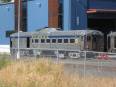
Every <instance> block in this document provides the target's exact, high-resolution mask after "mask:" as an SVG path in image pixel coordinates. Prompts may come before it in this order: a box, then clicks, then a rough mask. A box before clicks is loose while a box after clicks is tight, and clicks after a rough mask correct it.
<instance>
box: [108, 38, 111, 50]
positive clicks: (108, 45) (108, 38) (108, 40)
mask: <svg viewBox="0 0 116 87" xmlns="http://www.w3.org/2000/svg"><path fill="white" fill-rule="evenodd" d="M110 41H111V40H110V37H108V49H109V48H110Z"/></svg>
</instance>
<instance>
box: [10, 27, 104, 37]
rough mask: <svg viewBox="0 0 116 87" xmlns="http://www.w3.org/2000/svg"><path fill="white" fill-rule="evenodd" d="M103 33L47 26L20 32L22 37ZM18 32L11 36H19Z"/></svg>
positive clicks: (100, 33)
mask: <svg viewBox="0 0 116 87" xmlns="http://www.w3.org/2000/svg"><path fill="white" fill-rule="evenodd" d="M86 34H92V35H103V33H102V32H100V31H97V30H71V31H60V30H57V29H56V28H46V29H43V30H40V31H36V32H20V33H19V35H20V37H32V36H33V35H48V36H71V35H73V36H74V35H86ZM17 36H18V33H14V34H12V35H11V36H10V37H17Z"/></svg>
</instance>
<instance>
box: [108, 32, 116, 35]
mask: <svg viewBox="0 0 116 87" xmlns="http://www.w3.org/2000/svg"><path fill="white" fill-rule="evenodd" d="M108 36H116V32H110V33H109V34H108Z"/></svg>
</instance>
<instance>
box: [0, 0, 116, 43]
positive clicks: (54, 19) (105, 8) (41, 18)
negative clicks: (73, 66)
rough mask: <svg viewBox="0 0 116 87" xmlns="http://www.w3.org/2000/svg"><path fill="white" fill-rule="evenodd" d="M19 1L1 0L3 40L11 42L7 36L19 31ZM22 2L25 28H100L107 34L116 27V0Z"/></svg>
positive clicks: (21, 24) (27, 0) (29, 0)
mask: <svg viewBox="0 0 116 87" xmlns="http://www.w3.org/2000/svg"><path fill="white" fill-rule="evenodd" d="M18 3H19V2H18V0H15V2H14V3H13V2H12V3H1V4H0V44H8V43H9V38H7V37H6V36H8V34H9V33H11V32H16V31H17V26H18ZM20 4H21V10H20V15H21V17H20V20H21V21H20V30H21V31H28V32H31V31H36V30H38V29H41V28H44V27H54V28H61V29H62V30H64V31H69V30H80V29H96V30H100V31H102V32H103V33H104V34H105V36H106V34H108V33H109V32H111V31H115V30H116V0H22V1H21V3H20Z"/></svg>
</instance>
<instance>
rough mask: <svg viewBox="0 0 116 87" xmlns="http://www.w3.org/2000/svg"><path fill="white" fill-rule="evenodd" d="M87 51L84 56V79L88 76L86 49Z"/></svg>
mask: <svg viewBox="0 0 116 87" xmlns="http://www.w3.org/2000/svg"><path fill="white" fill-rule="evenodd" d="M84 53H85V57H84V70H83V71H84V72H83V73H84V79H85V77H86V60H87V52H86V51H85V52H84Z"/></svg>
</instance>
